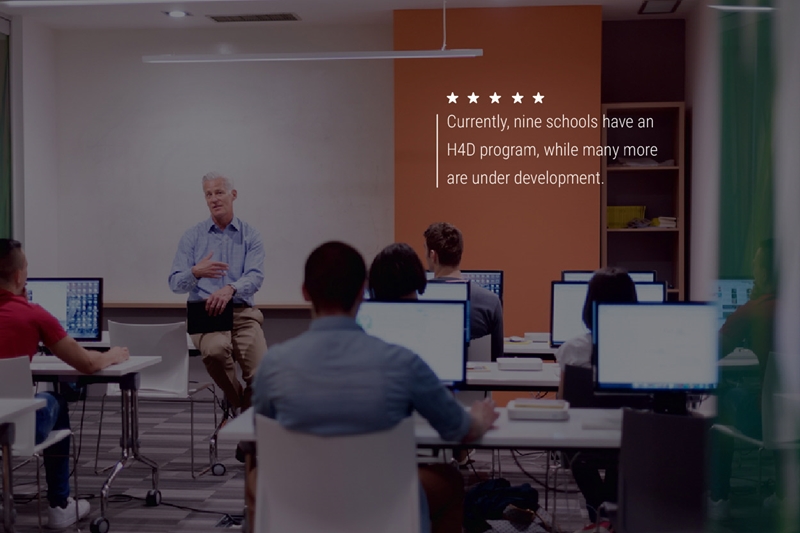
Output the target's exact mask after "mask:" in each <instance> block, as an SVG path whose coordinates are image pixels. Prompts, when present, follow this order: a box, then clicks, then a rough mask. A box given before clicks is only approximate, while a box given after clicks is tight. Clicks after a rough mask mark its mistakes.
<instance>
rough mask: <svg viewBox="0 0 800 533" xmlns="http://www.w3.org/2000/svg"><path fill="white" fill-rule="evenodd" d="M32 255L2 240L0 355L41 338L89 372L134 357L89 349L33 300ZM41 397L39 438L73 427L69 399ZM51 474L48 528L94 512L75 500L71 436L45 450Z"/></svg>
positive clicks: (27, 349) (28, 347) (19, 351)
mask: <svg viewBox="0 0 800 533" xmlns="http://www.w3.org/2000/svg"><path fill="white" fill-rule="evenodd" d="M27 280H28V260H27V259H26V258H25V252H23V250H22V245H21V244H20V243H19V242H18V241H15V240H13V239H0V359H8V358H12V357H20V356H28V357H31V358H32V357H33V355H34V354H35V353H36V352H37V351H38V347H39V342H42V343H44V345H45V346H47V347H48V348H49V349H50V351H52V352H53V354H55V356H56V357H58V358H59V359H61V360H62V361H64V362H65V363H67V364H68V365H70V366H71V367H73V368H75V369H77V370H79V371H80V372H83V373H85V374H92V373H94V372H97V371H99V370H102V369H103V368H105V367H107V366H109V365H113V364H115V363H120V362H122V361H125V360H126V359H128V349H127V348H119V347H114V348H111V349H110V350H109V351H108V352H106V353H100V352H95V351H90V350H86V349H84V348H83V347H82V346H81V345H79V344H78V343H77V342H76V341H75V339H73V338H72V337H70V336H69V335H67V332H66V331H64V328H63V327H62V326H61V324H60V323H59V322H58V319H56V318H55V317H54V316H53V315H51V314H50V313H48V312H47V311H45V310H44V309H43V308H41V307H40V306H38V305H36V304H33V303H30V302H29V301H28V298H27V294H26V292H25V283H26V282H27ZM36 397H37V398H42V399H44V400H46V401H47V405H46V406H45V407H42V408H41V409H39V410H38V411H36V443H37V444H38V443H41V442H43V441H44V440H45V439H46V438H47V436H48V435H49V434H50V432H51V431H52V430H58V429H69V413H68V412H67V402H66V401H65V400H64V399H63V398H62V397H61V396H59V395H58V394H56V393H53V392H40V393H38V394H36ZM44 470H45V475H46V477H47V500H48V501H49V503H50V507H49V509H48V513H47V515H48V522H47V527H49V528H51V529H63V528H65V527H68V526H70V525H72V524H74V523H75V520H76V515H77V517H79V518H83V517H84V516H86V515H87V514H89V509H90V506H89V502H88V501H86V500H75V499H74V498H72V497H71V496H70V495H69V493H70V489H69V439H64V440H62V441H60V442H57V443H55V444H53V445H52V446H50V447H48V448H46V449H45V450H44ZM76 508H77V509H76Z"/></svg>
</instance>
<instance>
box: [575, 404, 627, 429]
mask: <svg viewBox="0 0 800 533" xmlns="http://www.w3.org/2000/svg"><path fill="white" fill-rule="evenodd" d="M581 427H582V428H583V429H622V409H620V410H619V411H618V412H615V413H613V414H603V415H600V416H593V417H591V418H589V419H587V420H584V421H583V422H581Z"/></svg>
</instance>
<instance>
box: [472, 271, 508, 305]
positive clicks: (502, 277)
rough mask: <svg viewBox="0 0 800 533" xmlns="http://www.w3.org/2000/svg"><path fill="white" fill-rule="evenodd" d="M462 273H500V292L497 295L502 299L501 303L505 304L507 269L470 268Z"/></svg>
mask: <svg viewBox="0 0 800 533" xmlns="http://www.w3.org/2000/svg"><path fill="white" fill-rule="evenodd" d="M461 273H462V274H482V273H487V274H500V294H499V295H497V297H498V298H499V299H500V305H502V304H503V293H504V291H505V278H506V275H505V271H503V270H481V269H469V270H462V271H461ZM469 281H472V280H469ZM475 283H477V284H478V285H480V283H478V282H475ZM487 290H488V289H487ZM492 292H494V291H492Z"/></svg>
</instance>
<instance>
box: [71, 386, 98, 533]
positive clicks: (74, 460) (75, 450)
mask: <svg viewBox="0 0 800 533" xmlns="http://www.w3.org/2000/svg"><path fill="white" fill-rule="evenodd" d="M83 401H84V402H86V400H83ZM70 440H71V441H72V464H73V465H74V466H73V467H72V468H73V470H72V477H73V478H74V479H75V531H78V532H79V533H80V530H81V528H80V527H78V520H79V519H80V516H81V515H80V512H79V509H78V499H79V498H80V495H81V493H80V491H79V489H78V447H77V445H76V444H75V435H74V434H72V435H71V436H70ZM98 442H99V440H98Z"/></svg>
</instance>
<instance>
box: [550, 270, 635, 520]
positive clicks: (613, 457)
mask: <svg viewBox="0 0 800 533" xmlns="http://www.w3.org/2000/svg"><path fill="white" fill-rule="evenodd" d="M637 301H638V300H637V298H636V285H634V283H633V280H632V279H631V277H630V276H629V275H628V273H627V272H626V271H625V270H623V269H621V268H613V267H610V268H603V269H601V270H598V271H597V272H595V274H594V276H592V279H591V280H590V281H589V287H588V290H587V291H586V301H585V302H584V304H583V323H584V324H585V325H586V327H587V328H589V330H590V331H591V329H592V321H593V320H592V319H593V316H594V303H628V302H630V303H636V302H637ZM556 360H557V361H558V364H559V366H560V367H561V383H560V384H559V387H558V397H559V398H561V397H563V392H564V373H565V367H566V366H567V365H571V366H578V367H583V368H591V367H592V334H591V333H587V334H585V335H581V336H579V337H575V338H572V339H570V340H568V341H567V342H565V343H564V344H562V345H561V347H559V349H558V351H557V352H556ZM568 455H569V456H570V457H571V459H572V463H571V470H572V476H573V477H574V478H575V483H577V485H578V488H579V489H580V491H581V493H582V494H583V497H584V498H585V499H586V510H587V511H588V512H589V519H590V520H591V523H590V524H588V525H587V526H585V527H584V528H583V529H581V530H579V531H581V532H583V531H585V532H589V531H596V530H597V531H599V532H601V533H607V532H608V530H609V528H610V527H611V524H610V523H609V522H607V521H603V522H601V523H599V524H597V508H598V507H599V506H600V504H602V503H603V502H605V501H610V502H615V501H617V463H618V452H592V451H588V450H587V451H581V452H579V453H577V454H568ZM601 469H602V470H605V478H602V477H600V470H601ZM576 533H577V532H576Z"/></svg>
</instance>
